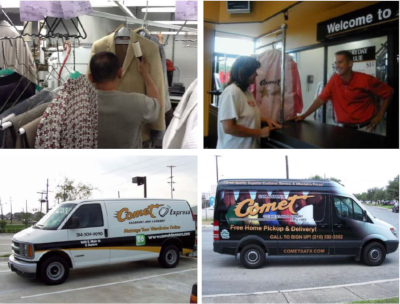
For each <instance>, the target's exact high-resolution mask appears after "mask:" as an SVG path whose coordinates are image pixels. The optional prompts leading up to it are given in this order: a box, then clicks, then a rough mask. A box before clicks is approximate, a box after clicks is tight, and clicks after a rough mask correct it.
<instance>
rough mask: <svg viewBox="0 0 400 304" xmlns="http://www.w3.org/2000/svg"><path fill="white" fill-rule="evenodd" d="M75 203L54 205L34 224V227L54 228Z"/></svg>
mask: <svg viewBox="0 0 400 304" xmlns="http://www.w3.org/2000/svg"><path fill="white" fill-rule="evenodd" d="M75 206H76V204H71V203H64V204H60V205H58V206H57V207H54V208H53V209H52V210H51V211H50V212H49V213H47V214H46V215H45V216H44V217H42V219H41V220H40V221H39V222H38V223H37V224H36V225H35V226H34V227H35V228H40V229H46V230H56V229H57V228H58V226H59V225H60V224H61V222H62V221H63V220H64V219H65V218H66V217H67V215H68V214H69V213H70V212H71V210H72V209H74V208H75Z"/></svg>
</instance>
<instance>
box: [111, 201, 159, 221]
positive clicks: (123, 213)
mask: <svg viewBox="0 0 400 304" xmlns="http://www.w3.org/2000/svg"><path fill="white" fill-rule="evenodd" d="M162 206H164V205H153V204H151V205H150V206H148V207H146V208H144V209H141V210H136V211H133V212H131V211H129V209H128V208H122V209H121V210H120V211H118V212H117V214H116V215H115V217H116V218H117V220H118V221H119V222H124V221H126V220H130V219H133V218H137V217H141V216H147V215H150V216H151V217H152V218H155V216H154V214H153V209H156V208H160V207H162Z"/></svg>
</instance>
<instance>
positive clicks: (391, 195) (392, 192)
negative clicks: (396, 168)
mask: <svg viewBox="0 0 400 304" xmlns="http://www.w3.org/2000/svg"><path fill="white" fill-rule="evenodd" d="M386 191H387V193H388V199H395V200H399V176H398V175H397V176H396V177H395V178H394V179H393V180H390V181H389V184H388V185H387V187H386Z"/></svg>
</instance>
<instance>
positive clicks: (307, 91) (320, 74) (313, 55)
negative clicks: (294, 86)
mask: <svg viewBox="0 0 400 304" xmlns="http://www.w3.org/2000/svg"><path fill="white" fill-rule="evenodd" d="M297 56H298V57H297V63H298V68H299V72H300V79H301V91H302V93H303V109H304V110H305V109H308V107H309V106H310V105H311V104H312V103H313V101H314V99H315V93H316V90H317V85H318V82H322V81H323V80H324V49H323V48H318V49H314V50H308V51H304V52H300V53H298V55H297ZM308 75H312V76H314V83H312V84H307V76H308ZM307 119H308V120H314V116H313V115H310V116H309V117H307Z"/></svg>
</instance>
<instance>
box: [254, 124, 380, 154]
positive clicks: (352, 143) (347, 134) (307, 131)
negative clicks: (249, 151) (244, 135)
mask: <svg viewBox="0 0 400 304" xmlns="http://www.w3.org/2000/svg"><path fill="white" fill-rule="evenodd" d="M385 141H386V137H385V136H382V135H377V134H371V133H367V132H362V131H357V130H353V129H348V128H342V127H337V126H333V125H328V124H324V123H318V122H313V121H301V122H296V121H287V122H285V123H284V126H283V128H282V129H279V130H274V131H272V132H271V135H270V137H269V139H262V140H261V148H296V149H302V148H303V149H312V148H328V149H335V148H339V149H343V148H353V149H358V148H362V149H374V148H377V149H379V148H385V147H386V145H385Z"/></svg>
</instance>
